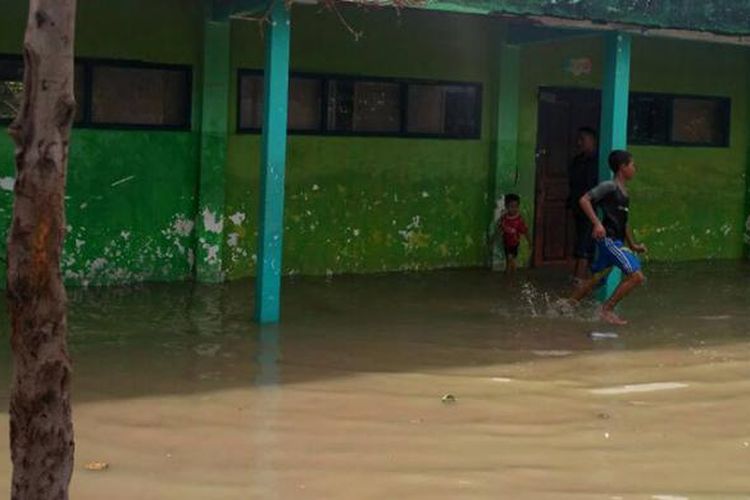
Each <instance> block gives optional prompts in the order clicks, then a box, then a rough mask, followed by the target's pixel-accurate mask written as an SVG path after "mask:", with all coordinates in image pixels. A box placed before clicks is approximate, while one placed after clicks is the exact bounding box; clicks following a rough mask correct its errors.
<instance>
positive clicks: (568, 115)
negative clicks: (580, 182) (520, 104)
mask: <svg viewBox="0 0 750 500" xmlns="http://www.w3.org/2000/svg"><path fill="white" fill-rule="evenodd" d="M599 110H600V94H599V91H597V90H590V89H560V88H542V89H540V90H539V112H538V122H537V149H536V167H537V172H536V206H535V221H534V222H535V224H534V265H535V266H544V265H550V264H566V263H569V262H570V261H571V260H572V259H573V245H574V243H575V241H574V239H575V227H574V223H573V216H572V213H571V211H570V209H569V208H568V206H567V201H568V165H569V164H570V161H571V160H572V159H573V157H574V156H575V154H576V140H577V136H578V129H580V128H581V127H590V128H593V129H594V130H597V131H598V130H599V114H600V111H599Z"/></svg>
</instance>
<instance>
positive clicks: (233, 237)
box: [227, 233, 240, 247]
mask: <svg viewBox="0 0 750 500" xmlns="http://www.w3.org/2000/svg"><path fill="white" fill-rule="evenodd" d="M239 240H240V235H239V234H238V233H229V234H228V235H227V245H229V246H230V247H236V246H237V245H238V244H239Z"/></svg>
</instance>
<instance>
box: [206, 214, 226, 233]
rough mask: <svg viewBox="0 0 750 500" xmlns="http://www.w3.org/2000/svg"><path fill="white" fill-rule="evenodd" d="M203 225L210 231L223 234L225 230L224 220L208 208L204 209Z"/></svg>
mask: <svg viewBox="0 0 750 500" xmlns="http://www.w3.org/2000/svg"><path fill="white" fill-rule="evenodd" d="M203 227H204V228H205V229H206V231H208V232H209V233H216V234H221V232H222V231H223V230H224V220H223V219H222V217H221V215H218V214H216V213H214V212H212V211H211V210H209V209H208V208H205V209H203Z"/></svg>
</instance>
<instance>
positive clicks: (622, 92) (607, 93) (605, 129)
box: [599, 32, 631, 300]
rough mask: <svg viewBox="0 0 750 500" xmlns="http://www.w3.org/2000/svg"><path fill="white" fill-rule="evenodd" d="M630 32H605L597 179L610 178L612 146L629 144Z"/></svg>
mask: <svg viewBox="0 0 750 500" xmlns="http://www.w3.org/2000/svg"><path fill="white" fill-rule="evenodd" d="M630 40H631V38H630V35H627V34H623V33H618V32H611V33H607V34H606V35H605V36H604V75H603V84H602V116H601V125H600V128H601V131H600V139H599V179H600V180H605V179H611V178H612V171H611V170H610V169H609V164H608V162H607V159H608V157H609V154H610V153H611V152H612V150H614V149H626V148H627V144H628V96H629V93H630ZM621 278H622V276H621V274H620V271H619V270H614V271H613V272H612V273H611V274H610V276H609V278H608V279H607V284H606V286H605V287H604V288H603V289H602V292H601V294H600V297H599V298H600V300H606V299H607V297H609V296H610V295H612V292H614V290H615V288H617V285H618V284H619V283H620V279H621Z"/></svg>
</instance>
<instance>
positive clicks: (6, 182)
mask: <svg viewBox="0 0 750 500" xmlns="http://www.w3.org/2000/svg"><path fill="white" fill-rule="evenodd" d="M15 185H16V180H15V179H14V178H13V177H0V189H2V190H3V191H13V187H14V186H15Z"/></svg>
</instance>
